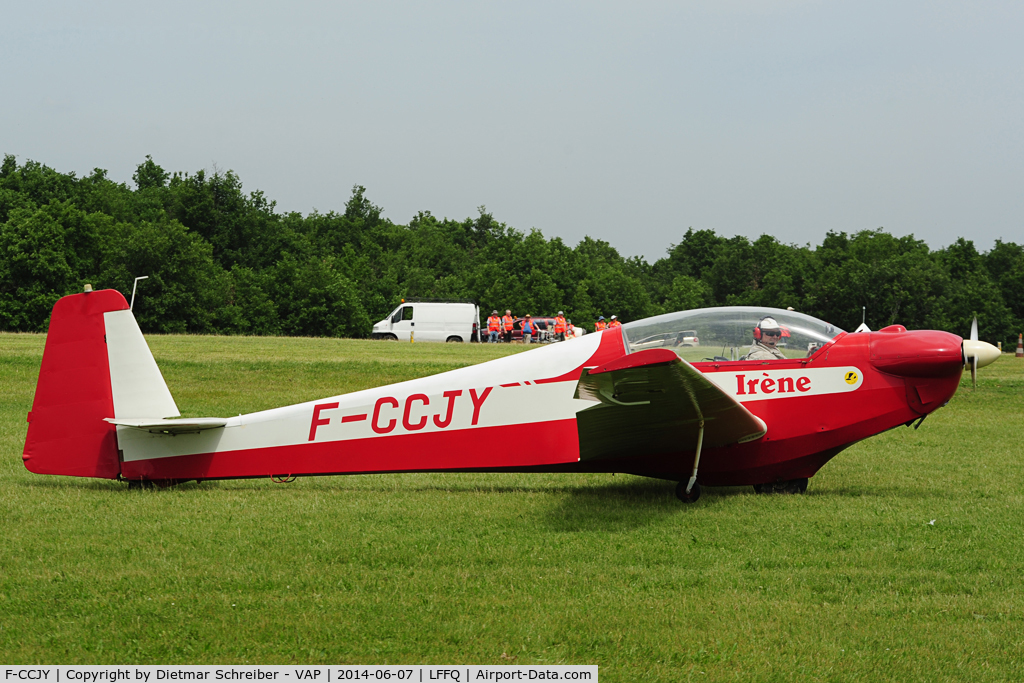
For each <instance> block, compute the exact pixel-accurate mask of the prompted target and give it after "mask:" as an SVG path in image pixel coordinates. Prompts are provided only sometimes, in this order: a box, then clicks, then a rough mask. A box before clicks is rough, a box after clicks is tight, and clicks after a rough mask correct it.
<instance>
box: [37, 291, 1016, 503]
mask: <svg viewBox="0 0 1024 683" xmlns="http://www.w3.org/2000/svg"><path fill="white" fill-rule="evenodd" d="M766 316H771V317H773V318H774V319H775V320H776V321H778V323H779V324H780V325H781V326H782V329H783V330H785V333H784V335H783V338H784V339H785V349H784V353H785V355H786V356H787V358H785V359H778V360H769V361H763V360H743V359H742V357H741V359H739V360H729V359H727V358H726V357H725V356H724V355H723V356H714V357H713V358H710V359H702V358H703V355H704V354H706V353H707V351H706V349H709V348H713V349H717V348H719V347H721V348H723V349H725V348H732V349H735V348H736V347H741V346H746V345H748V344H750V343H751V336H752V332H753V330H754V328H755V327H757V326H758V323H759V321H760V320H761V319H763V318H765V317H766ZM694 330H696V331H697V335H698V338H699V339H700V342H699V343H700V346H691V345H690V344H691V343H692V340H693V336H692V335H693V331H694ZM684 338H685V340H686V343H685V344H684ZM723 353H724V351H723ZM732 355H736V352H735V350H734V351H733V352H732ZM998 355H999V352H998V350H997V349H995V347H993V346H991V345H990V344H986V343H985V342H980V341H977V328H976V327H975V328H974V329H973V330H972V334H971V339H968V340H964V339H961V338H960V337H958V336H956V335H954V334H950V333H948V332H939V331H933V330H919V331H907V330H906V329H905V328H903V327H902V326H899V325H893V326H891V327H887V328H885V329H883V330H880V331H878V332H858V333H853V334H848V333H846V332H844V331H843V330H840V329H838V328H835V327H833V326H832V325H829V324H828V323H825V322H822V321H821V320H817V319H815V318H812V317H810V316H807V315H803V314H800V313H795V312H792V311H784V310H779V309H770V308H755V307H727V308H710V309H700V310H693V311H684V312H680V313H671V314H667V315H662V316H657V317H654V318H647V319H644V320H639V321H637V322H633V323H629V324H626V325H624V326H622V327H620V328H613V329H609V330H605V331H603V332H600V333H597V334H590V335H586V336H584V337H582V338H580V339H575V340H572V341H568V342H565V343H558V344H553V345H550V346H544V347H541V348H537V349H535V350H531V351H529V352H526V353H520V354H515V355H512V356H508V357H505V358H500V359H497V360H493V361H489V362H486V363H481V364H479V365H474V366H471V367H466V368H461V369H458V370H453V371H451V372H445V373H442V374H439V375H434V376H431V377H424V378H421V379H415V380H410V381H407V382H401V383H399V384H392V385H389V386H383V387H379V388H376V389H367V390H364V391H358V392H354V393H350V394H342V395H339V396H332V397H330V398H325V399H322V400H318V401H310V402H308V403H300V404H298V405H293V406H287V407H284V408H276V409H273V410H265V411H262V412H258V413H252V414H249V415H239V416H238V417H230V418H219V417H209V418H179V419H175V418H178V416H179V415H180V413H179V412H178V408H177V406H176V405H175V402H174V399H173V398H172V397H171V394H170V391H169V390H168V389H167V385H166V383H165V382H164V379H163V376H162V375H161V373H160V370H159V368H158V367H157V365H156V362H155V360H154V359H153V355H152V353H151V352H150V350H149V346H148V345H147V344H146V341H145V339H144V338H143V336H142V332H141V331H140V330H139V326H138V324H137V323H136V321H135V317H134V316H133V315H132V312H131V310H130V309H129V306H128V303H127V302H126V300H125V298H124V297H123V296H122V295H121V294H120V293H119V292H116V291H113V290H103V291H96V292H87V293H84V294H75V295H72V296H67V297H64V298H63V299H61V300H60V301H58V302H57V303H56V305H55V306H54V308H53V314H52V317H51V319H50V329H49V333H48V336H47V340H46V347H45V350H44V352H43V361H42V367H41V369H40V373H39V382H38V384H37V386H36V395H35V400H34V402H33V405H32V412H30V413H29V416H28V421H29V428H28V436H27V438H26V441H25V451H24V460H25V465H26V467H28V469H29V470H31V471H32V472H36V473H39V474H63V475H73V476H83V477H102V478H107V479H121V480H127V481H128V482H147V481H148V482H159V483H163V484H169V483H178V482H183V481H187V480H191V479H197V480H203V479H224V478H241V477H267V476H270V477H282V476H300V475H325V474H357V473H363V474H365V473H380V472H411V471H416V472H425V471H436V470H447V471H490V472H509V471H520V472H621V473H629V474H636V475H642V476H648V477H657V478H661V479H668V480H673V481H678V482H679V485H678V487H677V489H676V493H677V494H678V495H679V497H680V498H681V499H682V500H685V501H694V500H696V499H697V498H698V497H699V495H700V485H701V484H704V485H709V486H733V485H746V484H753V485H754V486H755V488H757V489H758V490H759V491H775V490H778V491H802V490H804V489H805V488H806V486H807V479H808V478H809V477H811V476H813V475H814V474H815V473H816V472H817V471H818V470H819V469H820V468H821V467H822V466H823V465H824V464H825V463H826V462H828V461H829V460H830V459H831V458H832V457H834V456H835V455H836V454H837V453H839V452H840V451H842V450H843V449H844V448H846V447H848V446H850V445H851V444H853V443H856V442H857V441H860V440H862V439H865V438H867V437H869V436H872V435H874V434H878V433H879V432H882V431H885V430H887V429H891V428H892V427H895V426H898V425H901V424H906V425H910V424H912V423H913V422H915V421H919V420H923V419H924V417H925V416H926V415H928V414H929V413H931V412H932V411H934V410H935V409H937V408H938V407H940V406H942V405H944V404H945V403H946V402H947V401H948V400H949V399H950V397H951V396H952V395H953V394H954V393H955V392H956V389H957V386H958V385H959V382H960V375H961V373H962V371H963V368H964V367H965V365H970V366H971V372H972V374H973V373H974V372H975V371H976V369H977V368H978V367H981V366H984V365H987V364H988V363H991V362H992V361H993V360H995V358H997V357H998ZM484 443H504V444H520V443H533V444H540V445H541V446H542V447H541V448H530V449H527V448H516V447H514V446H513V447H509V448H482V447H480V445H481V444H484ZM547 445H550V447H543V446H547Z"/></svg>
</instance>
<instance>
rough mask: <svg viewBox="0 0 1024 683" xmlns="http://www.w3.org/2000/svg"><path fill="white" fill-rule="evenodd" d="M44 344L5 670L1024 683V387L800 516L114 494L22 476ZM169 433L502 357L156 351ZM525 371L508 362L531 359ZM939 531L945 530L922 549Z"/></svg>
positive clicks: (14, 427) (407, 347)
mask: <svg viewBox="0 0 1024 683" xmlns="http://www.w3.org/2000/svg"><path fill="white" fill-rule="evenodd" d="M43 342H44V338H43V337H42V336H37V335H12V334H0V389H2V391H0V449H2V450H0V474H2V475H3V476H2V479H0V519H2V524H3V533H4V541H3V544H2V545H0V662H2V663H8V664H17V663H112V662H119V663H196V664H203V663H267V664H270V663H290V662H316V663H367V664H370V663H391V664H397V663H478V664H506V663H514V664H525V663H570V664H598V665H599V666H600V675H601V678H602V680H604V681H683V680H721V681H734V680H738V681H773V680H780V681H781V680H800V681H806V680H810V681H816V680H824V681H832V680H835V681H858V680H865V681H876V680H892V681H908V680H920V681H946V680H950V681H954V680H955V681H1003V680H1020V679H1024V493H1022V484H1024V468H1022V464H1021V461H1022V458H1021V453H1022V448H1021V444H1022V442H1024V363H1022V362H1021V361H1020V360H1018V359H1015V358H1013V357H1012V355H1004V356H1003V358H1002V359H1000V360H999V361H998V362H996V363H995V364H993V365H991V366H989V367H988V368H985V369H984V370H982V372H981V377H980V382H979V386H978V390H977V391H976V392H972V391H971V389H970V386H969V380H967V381H965V382H964V383H963V385H962V387H961V390H960V392H959V393H958V394H957V396H956V397H955V398H954V399H953V401H952V402H951V403H950V404H949V405H948V406H947V407H946V408H944V409H942V410H940V411H938V412H937V413H936V414H935V415H933V416H931V417H930V418H928V419H927V420H926V421H925V422H924V424H923V425H922V426H921V428H920V430H918V431H914V430H912V429H906V428H902V427H901V428H898V429H896V430H893V431H891V432H888V433H886V434H882V435H880V436H877V437H875V438H873V439H870V440H868V441H866V442H863V443H860V444H858V445H856V446H854V447H852V448H850V449H849V450H847V451H846V452H844V453H842V454H841V455H840V456H839V457H838V458H836V459H835V460H834V461H833V462H831V463H830V464H829V465H827V466H826V467H825V468H824V469H823V470H822V471H821V472H820V473H819V474H818V476H816V477H814V478H813V479H812V480H811V483H810V487H809V489H808V492H807V494H806V495H802V496H758V495H755V494H753V492H752V490H751V489H747V488H744V489H738V488H736V489H713V488H712V489H705V493H704V495H703V496H702V498H701V500H700V501H699V502H698V503H697V504H696V505H693V506H685V505H683V504H682V503H680V502H678V501H677V500H676V498H675V496H674V493H673V488H674V487H673V485H672V484H671V483H669V482H660V481H653V480H645V479H641V478H637V477H630V476H622V475H619V476H614V477H613V476H611V475H536V474H531V475H511V474H508V475H501V474H486V475H483V474H481V475H472V474H415V475H382V476H356V477H322V478H306V479H299V480H298V481H296V482H294V483H291V484H273V483H271V482H269V481H266V480H259V481H227V482H207V483H202V484H194V483H193V484H187V485H183V486H180V487H176V488H171V489H166V490H151V491H146V490H142V491H135V490H133V491H128V490H127V488H126V486H124V485H122V484H118V483H116V482H106V481H93V480H85V479H73V478H63V477H45V476H38V475H33V474H31V473H29V472H28V471H26V470H25V469H24V467H23V465H22V462H21V449H22V445H23V442H24V437H25V431H26V422H25V415H26V413H27V412H28V410H29V408H30V406H31V402H32V395H33V390H34V385H35V379H36V374H37V373H38V368H39V361H40V358H41V355H42V346H43ZM150 344H151V346H152V348H153V352H154V355H155V356H156V358H157V361H158V363H159V364H160V366H161V368H162V369H163V371H164V376H165V377H166V379H167V382H168V385H169V386H170V388H171V391H172V393H173V394H174V396H175V399H176V400H177V402H178V405H179V407H180V408H181V410H182V413H183V414H185V415H187V416H205V415H221V416H225V415H232V414H237V413H243V412H249V411H253V410H258V409H261V408H269V407H274V406H278V405H283V404H286V403H292V402H297V401H303V400H308V399H313V398H319V397H323V396H328V395H331V394H336V393H341V392H345V391H352V390H356V389H362V388H366V387H370V386H375V385H379V384H385V383H388V382H394V381H398V380H403V379H409V378H413V377H417V376H421V375H426V374H432V373H435V372H440V371H444V370H448V369H452V368H456V367H460V366H463V365H468V364H471V363H476V362H480V361H482V360H485V359H488V358H492V357H495V356H497V355H502V354H503V353H506V352H508V351H509V350H510V349H508V348H507V347H504V346H497V347H496V346H488V345H472V346H470V345H441V344H434V345H431V344H389V343H383V342H362V341H349V340H331V339H259V338H239V337H193V336H166V337H160V336H157V337H152V338H150ZM519 349H521V347H515V350H519ZM931 520H934V524H930V523H929V522H930V521H931Z"/></svg>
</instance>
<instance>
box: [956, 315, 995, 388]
mask: <svg viewBox="0 0 1024 683" xmlns="http://www.w3.org/2000/svg"><path fill="white" fill-rule="evenodd" d="M963 355H964V365H970V366H971V384H973V386H974V388H975V389H977V388H978V368H983V367H985V366H986V365H988V364H990V363H992V362H993V361H995V360H996V359H997V358H999V349H997V348H996V347H994V346H992V345H991V344H989V343H988V342H983V341H978V318H977V316H975V318H974V320H973V321H972V322H971V337H970V339H964V342H963Z"/></svg>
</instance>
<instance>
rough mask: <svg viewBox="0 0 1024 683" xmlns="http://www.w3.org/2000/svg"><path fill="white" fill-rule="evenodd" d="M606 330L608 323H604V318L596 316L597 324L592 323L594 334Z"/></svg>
mask: <svg viewBox="0 0 1024 683" xmlns="http://www.w3.org/2000/svg"><path fill="white" fill-rule="evenodd" d="M606 329H608V323H606V322H605V321H604V316H603V315H599V316H597V322H596V323H594V332H600V331H601V330H606Z"/></svg>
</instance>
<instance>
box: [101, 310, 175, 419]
mask: <svg viewBox="0 0 1024 683" xmlns="http://www.w3.org/2000/svg"><path fill="white" fill-rule="evenodd" d="M103 321H104V324H105V326H106V330H107V358H108V360H109V364H110V390H111V393H112V395H113V399H114V415H113V417H116V418H123V417H146V418H154V417H159V418H164V417H179V416H180V415H181V413H179V412H178V406H177V405H175V403H174V399H173V398H171V392H170V390H168V389H167V383H166V382H165V381H164V376H163V375H162V374H160V368H158V367H157V366H156V361H155V360H154V359H153V353H152V352H151V351H150V350H149V344H147V343H146V339H145V338H144V337H143V336H142V330H140V329H139V324H138V323H137V322H135V316H134V315H133V314H132V312H131V311H130V310H120V311H108V312H106V313H104V314H103Z"/></svg>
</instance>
